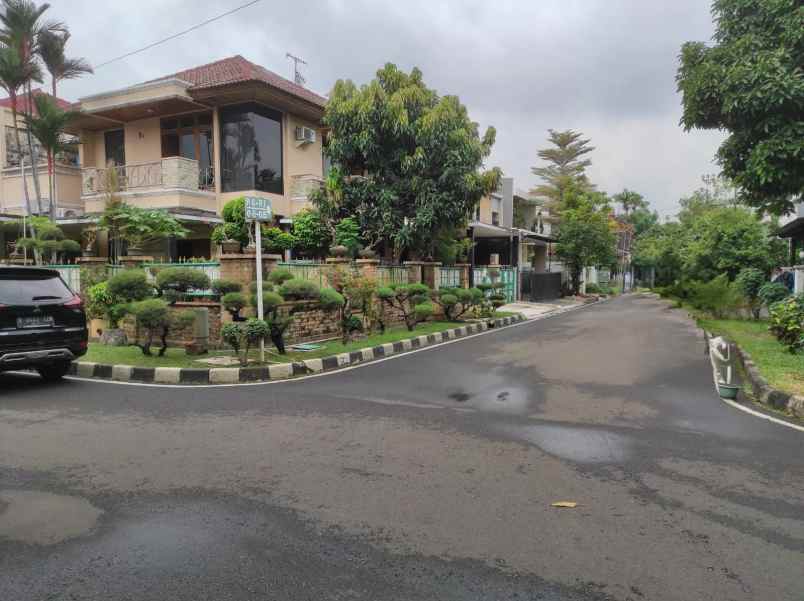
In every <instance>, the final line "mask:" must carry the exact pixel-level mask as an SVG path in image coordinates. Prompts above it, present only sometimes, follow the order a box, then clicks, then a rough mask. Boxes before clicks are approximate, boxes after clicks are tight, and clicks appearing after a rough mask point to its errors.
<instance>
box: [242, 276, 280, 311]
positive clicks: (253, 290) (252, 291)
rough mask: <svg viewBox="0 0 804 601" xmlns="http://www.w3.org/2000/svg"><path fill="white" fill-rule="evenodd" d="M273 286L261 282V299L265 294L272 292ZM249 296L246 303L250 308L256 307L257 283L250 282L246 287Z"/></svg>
mask: <svg viewBox="0 0 804 601" xmlns="http://www.w3.org/2000/svg"><path fill="white" fill-rule="evenodd" d="M273 289H274V287H273V285H272V284H271V283H270V282H266V281H264V280H263V282H262V295H263V298H264V297H265V294H266V293H267V292H273ZM248 290H249V295H248V302H249V304H250V305H251V306H252V307H256V306H257V282H251V284H249V287H248Z"/></svg>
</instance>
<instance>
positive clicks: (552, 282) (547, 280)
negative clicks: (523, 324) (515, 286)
mask: <svg viewBox="0 0 804 601" xmlns="http://www.w3.org/2000/svg"><path fill="white" fill-rule="evenodd" d="M519 275H520V277H521V278H522V284H521V285H522V300H526V301H533V302H537V301H543V300H553V299H556V298H561V273H539V272H536V271H523V272H522V273H520V274H519Z"/></svg>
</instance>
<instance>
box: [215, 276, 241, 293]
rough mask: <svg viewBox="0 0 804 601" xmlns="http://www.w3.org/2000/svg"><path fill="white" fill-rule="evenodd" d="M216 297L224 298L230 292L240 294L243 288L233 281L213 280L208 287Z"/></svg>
mask: <svg viewBox="0 0 804 601" xmlns="http://www.w3.org/2000/svg"><path fill="white" fill-rule="evenodd" d="M210 287H211V288H212V292H213V293H215V294H216V295H217V296H225V295H227V294H229V293H230V292H241V291H242V289H243V287H242V286H241V285H240V282H235V281H234V280H213V281H212V284H211V286H210Z"/></svg>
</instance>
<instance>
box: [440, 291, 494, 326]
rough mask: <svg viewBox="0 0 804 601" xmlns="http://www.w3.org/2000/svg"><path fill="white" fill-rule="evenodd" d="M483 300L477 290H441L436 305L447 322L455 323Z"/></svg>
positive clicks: (482, 296) (481, 294) (481, 293)
mask: <svg viewBox="0 0 804 601" xmlns="http://www.w3.org/2000/svg"><path fill="white" fill-rule="evenodd" d="M483 300H484V294H483V291H482V290H480V289H479V288H442V289H441V290H439V291H438V304H439V305H441V308H442V309H443V310H444V316H445V317H446V318H447V319H448V320H449V321H457V320H459V319H460V318H461V317H462V316H463V315H465V314H466V313H468V312H469V311H471V310H472V309H473V308H474V307H476V306H478V305H480V304H481V303H482V302H483Z"/></svg>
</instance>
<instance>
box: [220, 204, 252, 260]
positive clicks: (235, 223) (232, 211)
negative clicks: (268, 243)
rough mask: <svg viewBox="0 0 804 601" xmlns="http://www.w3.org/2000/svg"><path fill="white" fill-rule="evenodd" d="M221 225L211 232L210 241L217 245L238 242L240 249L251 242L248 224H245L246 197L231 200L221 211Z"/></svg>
mask: <svg viewBox="0 0 804 601" xmlns="http://www.w3.org/2000/svg"><path fill="white" fill-rule="evenodd" d="M221 217H223V223H222V224H220V225H218V226H215V229H214V230H212V236H211V237H212V240H213V242H215V243H217V244H222V243H223V242H227V241H232V242H239V243H240V247H241V248H242V247H244V246H248V244H249V243H250V242H251V232H250V231H249V224H248V223H247V222H246V197H245V196H239V197H238V198H233V199H232V200H230V201H229V202H227V203H226V204H225V205H223V209H222V210H221Z"/></svg>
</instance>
